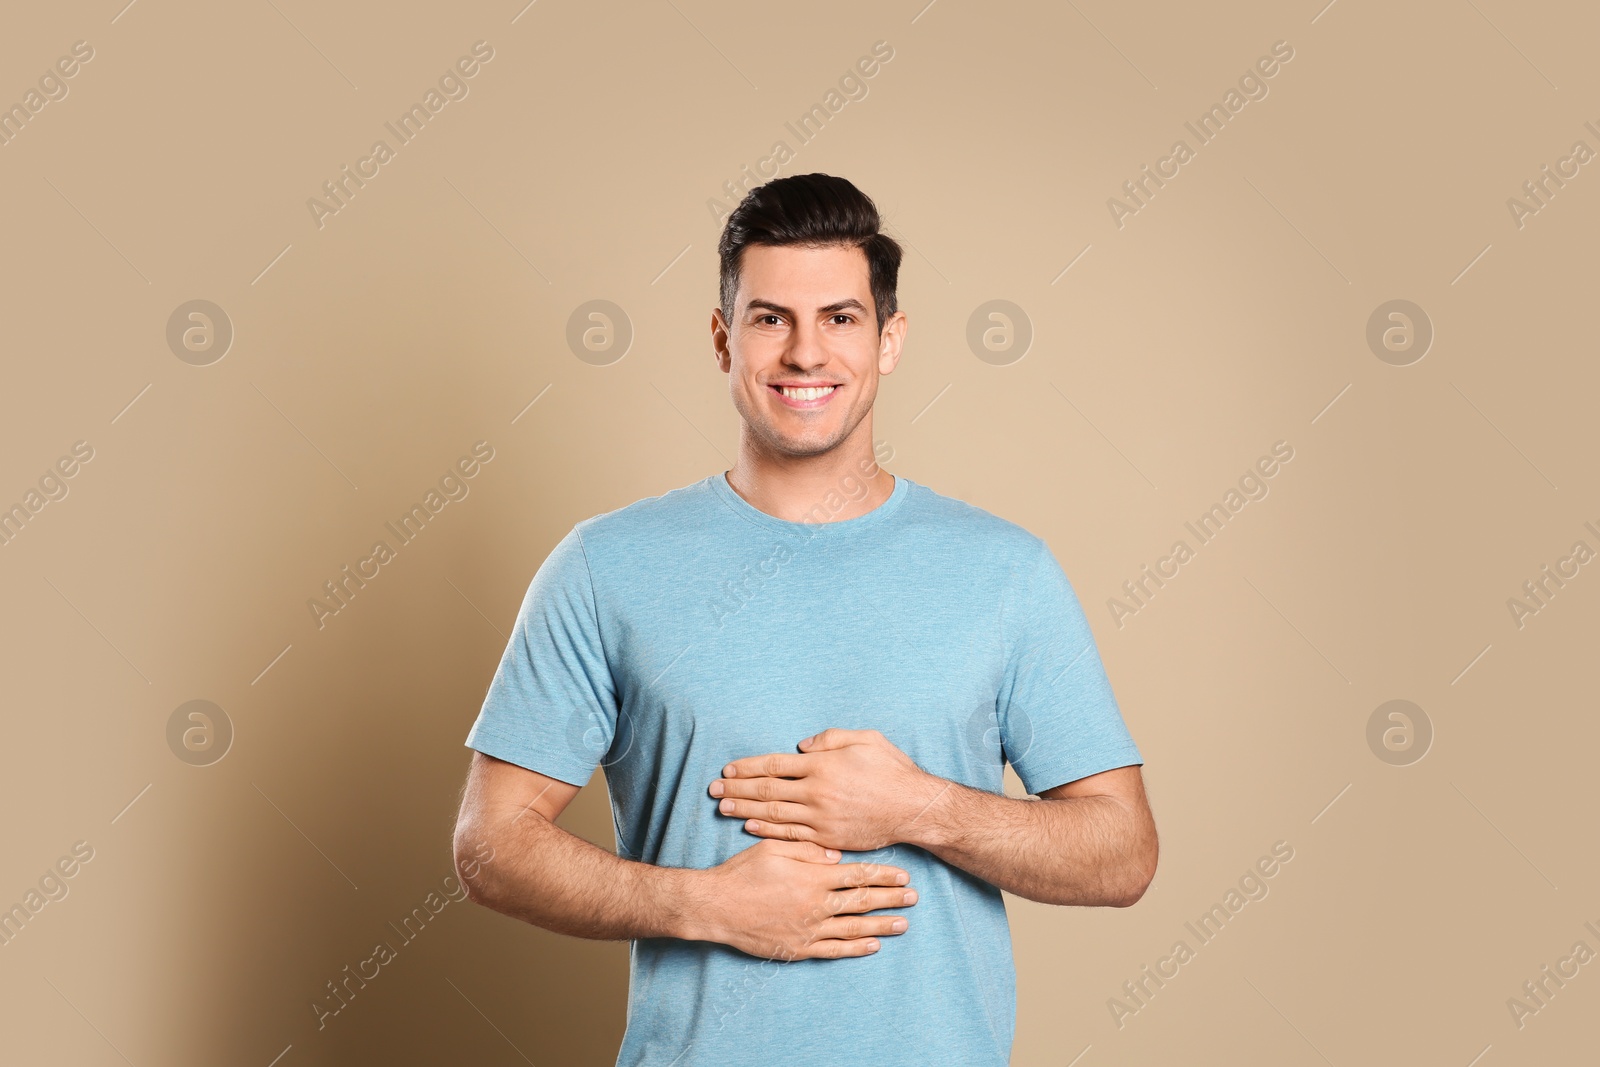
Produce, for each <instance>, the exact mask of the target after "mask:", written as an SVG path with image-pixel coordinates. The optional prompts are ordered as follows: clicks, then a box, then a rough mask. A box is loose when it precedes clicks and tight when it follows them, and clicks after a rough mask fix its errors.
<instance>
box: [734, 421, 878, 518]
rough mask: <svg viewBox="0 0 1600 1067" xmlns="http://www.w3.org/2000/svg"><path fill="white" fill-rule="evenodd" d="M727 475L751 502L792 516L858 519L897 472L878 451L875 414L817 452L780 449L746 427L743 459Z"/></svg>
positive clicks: (781, 515) (741, 443)
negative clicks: (766, 444) (797, 453)
mask: <svg viewBox="0 0 1600 1067" xmlns="http://www.w3.org/2000/svg"><path fill="white" fill-rule="evenodd" d="M727 477H728V484H729V485H730V486H732V487H733V491H734V492H736V493H738V494H739V495H740V496H741V497H743V498H744V499H745V500H746V501H748V502H749V503H750V504H751V505H753V506H754V507H756V508H758V509H760V510H761V511H764V512H766V513H767V514H768V515H771V516H773V517H775V518H779V519H784V520H786V521H788V522H842V521H843V520H845V519H853V518H856V517H857V516H860V515H865V514H866V513H867V512H869V511H871V510H873V509H874V508H876V507H877V506H878V505H880V504H882V503H883V502H884V501H885V500H887V499H889V494H890V493H892V492H893V491H894V475H892V474H890V473H889V472H888V471H886V470H884V469H883V468H882V467H879V466H878V462H877V459H876V457H875V456H874V454H873V450H872V420H871V418H870V416H869V417H868V418H866V419H863V420H862V421H861V424H860V425H859V426H857V427H856V432H854V433H852V434H851V435H850V436H849V437H848V438H846V439H845V440H844V441H842V442H840V443H839V445H838V446H837V447H835V448H832V449H829V450H828V451H827V452H822V453H819V454H817V455H814V456H786V455H781V454H775V453H773V452H772V451H771V450H770V449H768V448H765V447H764V446H763V445H762V444H761V443H760V442H759V441H757V440H755V438H754V437H753V435H752V434H751V433H750V431H749V429H748V428H744V429H742V430H741V432H740V434H739V459H738V462H737V463H735V464H734V465H733V468H732V469H731V470H729V471H728V472H727Z"/></svg>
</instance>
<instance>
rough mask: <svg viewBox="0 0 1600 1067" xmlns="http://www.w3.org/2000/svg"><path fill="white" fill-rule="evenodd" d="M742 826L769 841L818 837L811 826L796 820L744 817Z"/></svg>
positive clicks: (815, 838)
mask: <svg viewBox="0 0 1600 1067" xmlns="http://www.w3.org/2000/svg"><path fill="white" fill-rule="evenodd" d="M744 828H745V830H746V831H747V832H748V833H752V834H755V835H756V836H757V837H764V838H766V839H767V840H769V841H816V840H817V837H818V834H817V832H816V831H815V830H813V829H812V828H811V827H809V826H806V825H805V824H804V823H797V822H762V821H761V820H760V819H746V820H745V821H744ZM818 847H819V848H820V847H821V845H820V844H819V845H818ZM829 862H833V861H831V860H830V861H829Z"/></svg>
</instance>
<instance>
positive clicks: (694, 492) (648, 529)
mask: <svg viewBox="0 0 1600 1067" xmlns="http://www.w3.org/2000/svg"><path fill="white" fill-rule="evenodd" d="M710 481H711V480H710V478H702V479H700V480H699V481H696V482H692V483H690V484H688V485H684V486H679V487H678V488H676V489H671V490H668V491H667V492H665V493H662V494H660V495H659V496H649V497H644V498H643V499H640V500H635V501H634V502H633V503H631V504H628V505H625V506H624V507H620V508H616V509H614V510H612V511H606V512H602V513H601V514H599V515H593V516H591V517H589V518H587V519H584V520H582V521H581V522H578V523H577V524H576V525H574V526H573V528H572V531H571V532H570V533H568V534H567V538H566V539H567V540H571V541H574V542H576V544H577V546H578V547H579V548H580V549H581V551H582V553H583V555H584V557H585V558H586V559H587V561H588V563H589V565H590V567H591V568H597V569H604V570H609V569H612V568H615V567H625V568H628V567H638V566H663V565H667V564H669V563H670V562H671V561H672V560H674V559H675V558H678V559H681V557H682V556H683V554H684V553H685V552H686V551H692V549H693V546H695V545H696V544H698V543H701V542H703V541H704V540H705V536H706V530H707V529H708V526H709V525H710V524H711V523H712V522H713V521H714V520H715V519H716V518H717V509H718V508H720V507H721V506H722V505H721V503H720V502H719V501H718V500H717V498H716V495H715V493H714V491H713V490H712V489H711V485H710Z"/></svg>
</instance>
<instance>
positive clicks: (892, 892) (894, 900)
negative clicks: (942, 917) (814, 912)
mask: <svg viewBox="0 0 1600 1067" xmlns="http://www.w3.org/2000/svg"><path fill="white" fill-rule="evenodd" d="M916 902H917V891H916V890H915V889H910V888H906V889H900V888H894V889H890V888H888V887H886V886H863V887H861V888H859V889H841V890H838V891H836V892H833V893H830V894H828V898H827V900H826V902H825V904H824V906H825V907H826V908H827V910H828V911H829V912H831V913H832V914H834V915H860V914H862V913H863V912H869V911H880V910H882V909H884V908H909V907H911V906H912V905H913V904H915V903H916Z"/></svg>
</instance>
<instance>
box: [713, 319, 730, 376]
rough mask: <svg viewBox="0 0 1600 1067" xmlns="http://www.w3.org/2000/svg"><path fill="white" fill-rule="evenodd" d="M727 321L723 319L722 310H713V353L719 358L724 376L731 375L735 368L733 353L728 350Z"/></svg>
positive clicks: (718, 361)
mask: <svg viewBox="0 0 1600 1067" xmlns="http://www.w3.org/2000/svg"><path fill="white" fill-rule="evenodd" d="M731 332H732V331H731V330H730V329H729V328H728V323H727V320H726V319H724V318H723V317H722V309H721V308H712V309H711V351H712V353H713V354H715V356H716V358H717V366H718V367H719V368H721V370H722V373H723V374H727V373H729V372H730V371H731V370H732V368H733V353H732V352H731V351H729V349H728V334H729V333H731Z"/></svg>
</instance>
